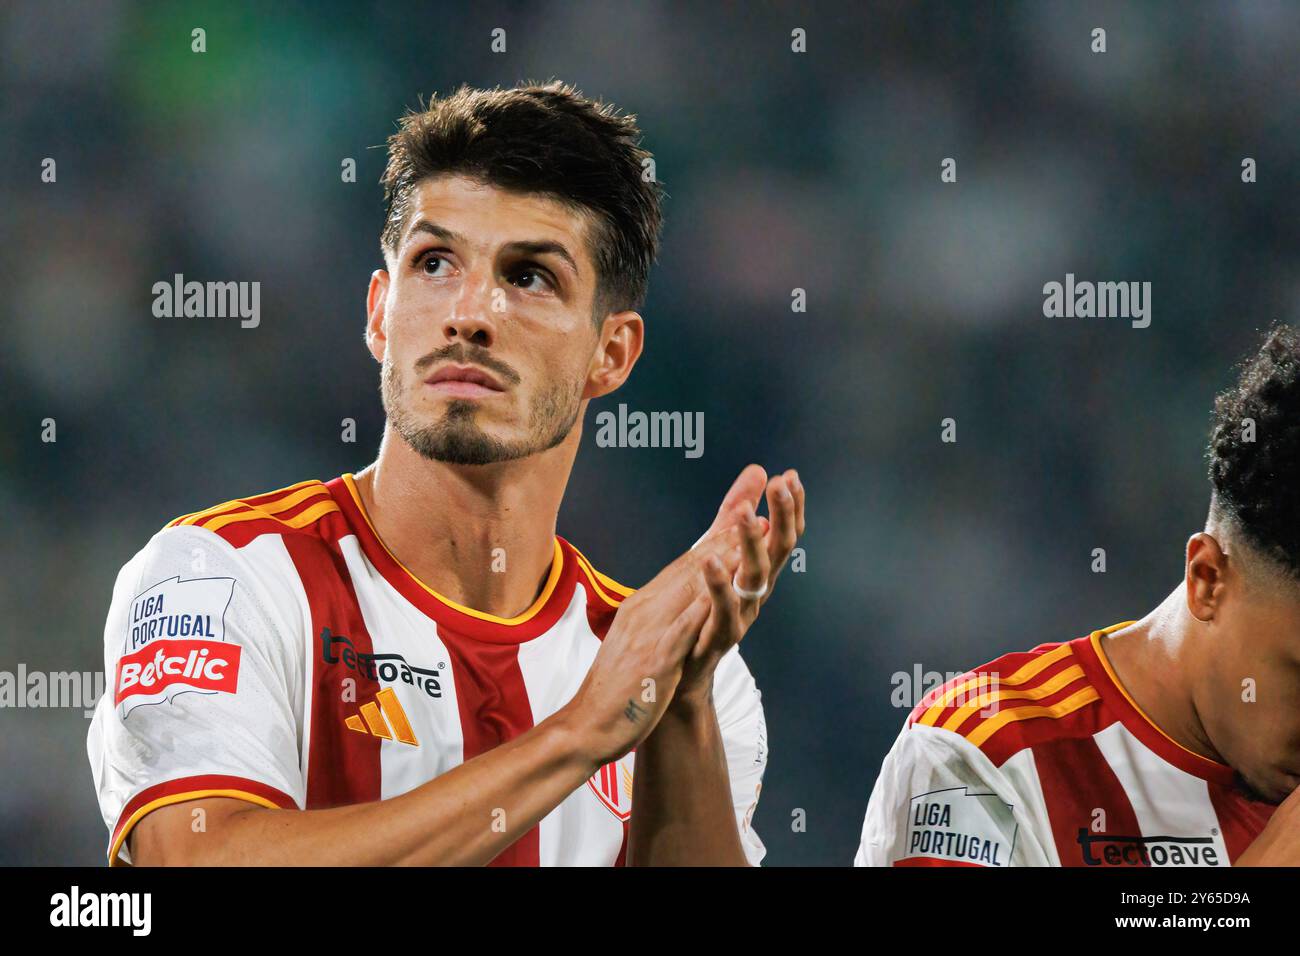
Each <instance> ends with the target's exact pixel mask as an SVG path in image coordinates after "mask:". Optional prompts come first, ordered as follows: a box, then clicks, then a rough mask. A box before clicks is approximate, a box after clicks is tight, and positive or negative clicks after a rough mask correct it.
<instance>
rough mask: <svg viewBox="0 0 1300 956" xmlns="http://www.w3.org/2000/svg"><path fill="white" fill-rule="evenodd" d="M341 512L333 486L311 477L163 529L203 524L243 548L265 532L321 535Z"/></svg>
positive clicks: (193, 515)
mask: <svg viewBox="0 0 1300 956" xmlns="http://www.w3.org/2000/svg"><path fill="white" fill-rule="evenodd" d="M340 514H341V509H340V508H339V505H338V502H337V501H336V500H335V498H334V495H333V493H332V492H331V489H330V486H329V485H327V484H326V483H325V482H322V481H318V480H316V479H311V480H308V481H300V482H298V483H297V484H293V485H289V486H288V487H286V488H279V489H277V490H275V491H268V492H263V493H261V494H255V495H249V496H248V497H244V498H232V499H230V500H229V501H223V502H221V503H220V504H216V505H213V506H211V507H209V508H204V509H202V510H201V511H195V512H192V513H190V514H186V515H181V516H180V517H178V518H174V519H172V520H171V521H169V522H168V523H167V524H166V526H164V528H163V531H164V532H167V531H170V530H172V529H175V528H201V529H203V530H205V531H208V532H210V533H212V534H214V535H216V536H217V537H219V538H221V539H222V540H223V541H225V542H226V543H227V544H229V545H231V546H232V547H235V548H243V547H244V546H246V545H247V544H249V543H250V542H252V541H254V540H256V539H257V538H258V537H260V536H261V535H264V534H294V535H298V536H317V537H319V536H320V535H321V534H323V533H324V532H325V530H326V529H327V527H328V525H329V523H330V520H331V516H339V515H340Z"/></svg>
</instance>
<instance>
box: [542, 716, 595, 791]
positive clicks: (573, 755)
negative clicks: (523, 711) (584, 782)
mask: <svg viewBox="0 0 1300 956" xmlns="http://www.w3.org/2000/svg"><path fill="white" fill-rule="evenodd" d="M538 726H539V728H540V727H545V728H546V730H547V733H548V734H549V735H550V736H551V737H552V739H553V740H554V741H555V744H556V747H557V748H558V749H559V750H560V752H561V753H562V754H563V755H564V757H565V758H566V759H567V760H568V761H570V762H572V763H573V764H574V766H576V767H578V768H580V769H581V770H582V771H583V773H584V775H585V776H587V777H590V776H591V775H592V774H594V773H596V771H598V770H600V768H601V767H602V766H604V765H605V764H606V763H607V762H608V758H607V757H606V756H605V755H604V754H603V753H601V752H600V748H599V747H597V746H596V744H597V740H596V734H595V733H594V731H593V730H592V728H591V726H590V725H589V724H588V723H586V722H585V721H583V720H582V719H581V718H580V716H579V715H577V714H575V713H574V711H573V705H572V704H568V705H566V706H564V707H561V708H560V709H559V710H557V711H556V712H555V713H554V714H552V715H551V716H550V717H548V718H546V720H544V721H543V722H542V723H541V724H539V725H538Z"/></svg>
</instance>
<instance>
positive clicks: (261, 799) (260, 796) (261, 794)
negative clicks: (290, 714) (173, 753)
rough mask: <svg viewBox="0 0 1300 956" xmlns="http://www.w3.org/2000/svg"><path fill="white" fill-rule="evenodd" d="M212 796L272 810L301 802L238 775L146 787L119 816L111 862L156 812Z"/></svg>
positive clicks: (113, 863)
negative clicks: (127, 839) (144, 822)
mask: <svg viewBox="0 0 1300 956" xmlns="http://www.w3.org/2000/svg"><path fill="white" fill-rule="evenodd" d="M209 797H229V798H231V799H234V800H244V801H246V802H248V803H255V804H257V805H258V806H260V807H266V808H267V809H270V810H296V809H297V808H298V804H297V803H296V802H295V801H294V799H293V798H292V797H290V796H289V795H288V794H287V793H285V792H284V791H283V790H277V789H276V788H275V787H272V786H268V785H267V784H264V783H259V782H258V781H256V780H249V779H248V778H247V777H235V776H230V775H228V774H201V775H198V776H193V777H179V778H177V779H176V780H168V781H167V782H166V783H160V784H157V785H155V786H152V787H146V788H145V789H144V790H141V791H140V792H139V793H137V794H136V795H135V796H134V797H132V798H131V799H130V800H128V801H127V803H126V806H125V807H123V808H122V812H121V813H120V814H119V815H118V818H117V826H116V827H114V828H113V836H112V839H111V840H110V841H109V847H108V864H109V866H118V865H120V864H121V862H122V859H121V856H120V854H121V852H122V846H123V844H124V843H125V842H126V838H127V837H128V836H129V835H130V833H131V830H132V829H133V828H134V827H135V825H136V824H137V823H139V822H140V821H141V820H143V819H144V818H145V817H146V816H148V815H149V814H150V813H152V812H153V811H155V810H157V809H159V808H161V807H166V806H170V805H171V804H173V803H184V802H185V801H187V800H205V799H207V798H209Z"/></svg>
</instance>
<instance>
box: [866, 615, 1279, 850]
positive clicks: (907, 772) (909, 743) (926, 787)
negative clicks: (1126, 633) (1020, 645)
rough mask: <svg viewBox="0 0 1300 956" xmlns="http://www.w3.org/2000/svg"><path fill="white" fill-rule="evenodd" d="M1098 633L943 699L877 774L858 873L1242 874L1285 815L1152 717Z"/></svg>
mask: <svg viewBox="0 0 1300 956" xmlns="http://www.w3.org/2000/svg"><path fill="white" fill-rule="evenodd" d="M1130 623H1132V622H1125V623H1124V624H1116V625H1114V626H1113V627H1109V628H1106V629H1105V630H1102V631H1095V632H1093V633H1092V634H1090V635H1088V636H1087V637H1081V638H1078V639H1077V640H1073V641H1069V642H1066V643H1060V644H1043V645H1041V646H1039V647H1036V648H1034V649H1033V650H1032V651H1029V652H1027V653H1017V654H1008V655H1006V656H1004V657H1000V658H998V659H997V660H995V661H993V662H992V663H990V664H987V665H985V666H984V667H981V668H979V669H978V670H977V671H972V672H970V673H968V674H965V675H963V676H962V677H959V678H957V679H956V680H953V681H949V682H948V683H947V684H945V685H944V686H943V687H940V688H938V689H937V690H935V691H934V692H933V693H931V694H928V695H927V696H926V698H925V699H924V700H923V701H922V702H921V704H920V705H919V706H918V707H917V708H916V709H915V710H913V711H912V713H911V715H910V716H909V718H908V720H907V722H906V723H905V724H904V725H903V730H902V732H901V733H900V734H899V735H898V739H897V741H896V742H895V743H894V747H893V749H892V750H890V752H889V755H888V756H887V757H886V758H885V762H884V765H883V766H882V767H881V770H880V776H879V778H878V779H877V780H876V786H875V789H874V790H873V791H872V794H871V801H870V803H869V804H868V806H867V816H866V820H865V822H864V824H863V827H862V842H861V844H860V846H859V847H858V852H857V857H856V859H855V861H854V862H855V864H856V865H858V866H889V865H893V866H1100V867H1123V866H1180V865H1182V866H1228V865H1230V864H1231V862H1232V861H1233V860H1234V859H1236V858H1237V857H1238V856H1239V855H1240V854H1241V852H1242V851H1243V850H1245V849H1246V847H1248V846H1249V845H1250V843H1251V841H1252V840H1253V839H1254V838H1255V836H1257V835H1258V834H1259V832H1260V830H1262V829H1263V827H1264V824H1265V823H1266V822H1268V818H1269V817H1270V816H1271V814H1272V812H1273V807H1272V806H1271V805H1269V804H1265V803H1259V802H1255V801H1252V800H1250V799H1248V798H1246V797H1244V796H1243V795H1242V794H1241V793H1240V792H1239V791H1238V790H1237V789H1236V788H1235V787H1234V777H1235V775H1234V773H1233V771H1232V769H1231V768H1230V767H1226V766H1224V765H1223V764H1220V763H1216V762H1214V761H1212V760H1209V759H1206V758H1205V757H1202V756H1200V755H1198V754H1195V753H1193V752H1191V751H1190V750H1186V749H1184V748H1183V747H1182V746H1180V745H1179V744H1177V743H1175V742H1174V741H1173V740H1172V739H1171V738H1169V737H1168V736H1166V735H1165V734H1164V733H1163V732H1162V731H1161V730H1160V729H1159V728H1158V727H1157V726H1156V725H1155V724H1154V723H1152V722H1151V720H1150V719H1149V718H1148V717H1147V716H1146V715H1145V714H1143V712H1142V711H1141V709H1139V708H1138V706H1137V704H1136V703H1134V701H1133V700H1132V698H1131V697H1129V695H1128V693H1127V692H1126V691H1125V690H1124V688H1123V686H1122V685H1121V684H1120V682H1119V680H1118V679H1117V678H1116V676H1115V673H1114V671H1113V670H1111V667H1110V664H1109V662H1108V661H1107V660H1106V657H1105V652H1104V650H1103V648H1102V643H1101V639H1102V637H1103V636H1104V635H1106V634H1109V633H1111V632H1113V631H1116V630H1119V629H1120V628H1122V627H1127V626H1128V624H1130Z"/></svg>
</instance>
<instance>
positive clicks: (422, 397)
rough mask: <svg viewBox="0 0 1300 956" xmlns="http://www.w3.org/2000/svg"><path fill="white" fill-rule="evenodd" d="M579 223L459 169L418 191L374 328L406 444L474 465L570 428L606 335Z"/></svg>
mask: <svg viewBox="0 0 1300 956" xmlns="http://www.w3.org/2000/svg"><path fill="white" fill-rule="evenodd" d="M587 228H588V222H587V219H586V217H585V216H583V215H582V214H581V213H578V212H575V211H574V210H572V209H569V208H566V207H565V206H563V205H561V204H560V203H559V202H556V201H554V200H552V199H549V198H544V197H539V196H531V195H521V194H516V193H509V192H505V191H503V190H501V189H497V188H496V187H493V186H486V185H482V184H479V183H475V182H473V181H471V180H468V179H465V178H462V177H458V176H441V177H437V178H434V179H430V180H426V181H425V182H423V183H422V184H420V185H419V186H418V187H417V188H416V190H415V192H414V195H413V197H412V203H411V209H410V212H409V214H408V216H407V221H406V224H405V228H404V231H403V234H402V236H401V239H400V241H399V243H398V247H397V251H396V253H395V254H394V255H393V256H391V257H390V260H389V263H388V265H389V269H388V271H387V273H386V277H384V274H382V273H376V279H375V280H374V281H373V282H372V287H371V308H370V324H369V327H368V338H369V342H370V347H371V350H372V352H373V353H374V354H375V357H376V358H378V359H380V360H381V362H382V363H383V372H382V375H383V398H384V409H385V412H386V413H387V416H388V421H389V423H390V424H391V425H392V427H393V428H394V429H395V430H396V431H397V433H398V434H399V435H401V437H402V438H403V439H405V441H406V442H407V443H408V444H409V445H410V446H411V447H412V448H414V449H415V450H416V451H418V452H419V453H420V454H422V455H424V456H425V457H426V458H431V459H435V460H438V461H448V462H452V463H456V464H473V465H481V464H490V463H492V462H498V461H509V460H512V459H517V458H523V457H525V456H528V455H532V454H535V453H537V452H540V451H544V450H546V449H548V448H552V447H554V446H555V445H557V444H559V443H560V442H562V441H563V440H564V439H565V437H566V436H567V435H568V434H569V433H570V431H571V429H572V428H573V426H574V423H575V422H576V421H577V419H578V416H579V413H580V411H581V408H582V399H583V398H584V397H588V396H586V395H585V392H586V390H587V385H588V381H587V380H588V376H589V372H590V369H591V365H592V359H593V354H594V352H595V350H596V347H597V344H598V342H599V340H600V337H601V336H600V332H599V330H598V328H597V326H596V324H595V322H594V321H593V303H594V299H595V294H596V271H595V265H594V263H593V261H592V259H591V256H590V253H589V251H588V243H587ZM376 285H378V286H379V288H378V289H376Z"/></svg>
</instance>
